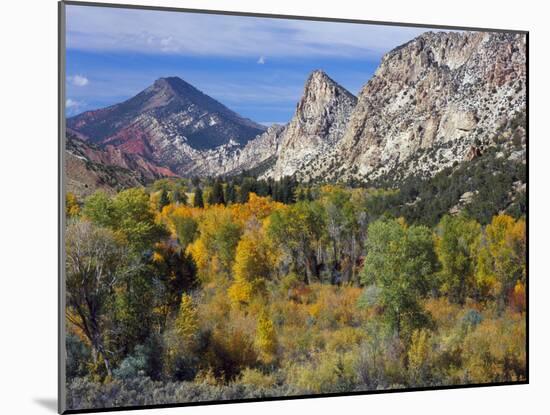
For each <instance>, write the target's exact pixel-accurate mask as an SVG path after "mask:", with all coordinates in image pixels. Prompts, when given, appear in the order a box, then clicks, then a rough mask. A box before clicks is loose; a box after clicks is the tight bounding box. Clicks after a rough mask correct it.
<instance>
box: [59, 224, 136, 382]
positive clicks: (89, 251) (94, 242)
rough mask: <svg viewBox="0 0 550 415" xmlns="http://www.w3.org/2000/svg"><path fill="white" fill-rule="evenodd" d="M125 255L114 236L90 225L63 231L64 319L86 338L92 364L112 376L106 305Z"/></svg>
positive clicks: (108, 303) (73, 225)
mask: <svg viewBox="0 0 550 415" xmlns="http://www.w3.org/2000/svg"><path fill="white" fill-rule="evenodd" d="M125 257H126V252H125V249H124V248H123V246H122V245H121V244H120V242H119V241H118V240H117V238H116V236H115V235H114V233H113V232H112V231H110V230H108V229H106V228H100V227H97V226H95V225H94V224H93V223H91V222H89V221H79V222H76V223H72V224H69V225H68V227H67V231H66V260H67V262H66V290H67V291H66V292H67V297H66V299H67V314H66V315H67V319H68V321H69V322H71V323H72V324H74V325H75V326H76V327H78V328H79V329H80V330H82V333H84V335H85V336H86V338H87V339H88V341H89V342H90V346H91V349H92V357H93V360H94V364H95V365H96V366H97V364H98V362H99V361H100V359H101V361H102V362H103V364H104V366H105V370H106V373H107V375H108V376H110V375H111V370H112V365H111V363H110V359H111V351H110V350H108V348H107V339H106V337H105V333H106V332H107V328H108V327H110V325H111V324H112V321H111V319H110V318H109V305H110V303H111V301H112V299H113V297H112V294H113V290H114V289H115V286H116V285H117V283H118V281H119V278H120V273H121V268H122V267H123V266H124V262H125Z"/></svg>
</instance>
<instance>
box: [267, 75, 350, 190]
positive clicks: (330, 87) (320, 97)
mask: <svg viewBox="0 0 550 415" xmlns="http://www.w3.org/2000/svg"><path fill="white" fill-rule="evenodd" d="M356 103H357V98H356V97H355V96H354V95H353V94H351V93H350V92H349V91H348V90H347V89H345V88H344V87H343V86H341V85H339V84H338V83H336V82H335V81H334V80H332V79H331V78H330V77H329V76H328V75H327V74H326V73H325V72H323V71H321V70H316V71H313V72H312V73H311V74H310V75H309V77H308V79H307V81H306V83H305V87H304V94H303V96H302V98H301V99H300V101H299V102H298V105H297V107H296V112H295V113H294V117H293V118H292V120H291V121H290V123H289V124H288V126H287V128H286V131H285V135H284V138H283V140H282V144H281V152H280V156H279V158H278V160H277V163H276V164H275V166H274V168H273V177H274V178H275V179H280V178H282V177H284V176H290V175H293V174H294V173H295V172H296V171H297V169H298V168H300V166H303V165H304V163H306V162H307V161H308V160H310V159H312V158H313V157H315V155H316V154H317V153H319V152H322V151H325V150H326V148H327V147H330V146H333V145H334V144H336V143H337V142H338V141H339V140H340V138H341V137H342V136H343V134H344V129H345V127H346V124H347V121H348V119H349V117H350V115H351V112H352V110H353V108H354V107H355V104H356Z"/></svg>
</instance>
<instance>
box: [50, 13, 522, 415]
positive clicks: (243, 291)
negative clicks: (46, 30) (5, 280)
mask: <svg viewBox="0 0 550 415" xmlns="http://www.w3.org/2000/svg"><path fill="white" fill-rule="evenodd" d="M59 11H60V14H59V16H60V39H59V42H60V56H59V57H60V67H59V72H60V74H59V76H60V114H59V115H60V137H59V145H60V323H59V324H60V346H59V357H60V368H59V371H60V376H59V377H60V380H59V382H60V384H59V404H60V409H59V410H60V411H61V412H73V413H74V412H86V411H97V410H111V409H121V408H127V409H137V408H150V407H167V406H183V405H197V404H212V403H227V402H242V401H258V400H270V399H291V398H309V397H318V396H338V395H350V394H368V393H374V392H376V393H380V392H389V391H414V390H424V389H442V388H454V387H470V386H483V385H501V384H521V383H527V382H528V349H527V324H526V323H527V310H528V295H527V294H528V283H527V236H526V233H527V226H526V223H527V219H528V218H527V211H528V209H527V203H528V187H527V186H528V184H527V176H528V170H527V161H528V160H527V147H528V135H527V130H528V127H527V119H528V118H527V117H528V112H527V111H528V107H527V103H528V96H527V92H528V91H527V86H528V79H527V63H528V61H527V60H528V38H527V37H528V33H527V32H519V31H506V30H495V29H481V28H476V29H469V28H454V27H442V26H438V27H429V26H422V25H416V24H414V25H413V24H397V23H388V22H380V23H376V22H366V21H356V20H338V19H331V18H312V17H295V16H270V15H257V14H247V13H232V12H222V11H220V12H213V11H205V10H202V11H201V10H183V9H168V8H153V7H143V6H116V5H110V4H104V5H102V4H98V3H92V4H86V3H78V2H62V3H60V8H59ZM365 399H368V398H365Z"/></svg>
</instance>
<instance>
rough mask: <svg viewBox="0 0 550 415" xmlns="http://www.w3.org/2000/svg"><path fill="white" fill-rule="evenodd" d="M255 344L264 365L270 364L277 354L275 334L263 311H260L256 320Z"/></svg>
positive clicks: (271, 323)
mask: <svg viewBox="0 0 550 415" xmlns="http://www.w3.org/2000/svg"><path fill="white" fill-rule="evenodd" d="M255 344H256V347H257V348H258V350H259V352H260V357H261V359H262V360H263V361H264V362H266V363H270V362H272V361H273V359H274V358H275V354H276V353H277V345H278V344H277V333H276V332H275V327H274V326H273V322H272V321H271V320H270V319H269V316H268V314H267V313H266V312H265V311H262V312H261V313H260V316H259V318H258V326H257V328H256V339H255Z"/></svg>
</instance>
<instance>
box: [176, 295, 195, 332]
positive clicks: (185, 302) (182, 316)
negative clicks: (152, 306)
mask: <svg viewBox="0 0 550 415" xmlns="http://www.w3.org/2000/svg"><path fill="white" fill-rule="evenodd" d="M175 328H176V333H177V334H178V336H180V338H181V339H182V341H184V342H191V341H194V340H195V338H196V336H197V333H198V330H199V320H198V316H197V310H196V308H195V306H194V305H193V299H192V298H191V296H190V295H188V294H183V295H182V297H181V303H180V309H179V313H178V316H177V318H176V322H175Z"/></svg>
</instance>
